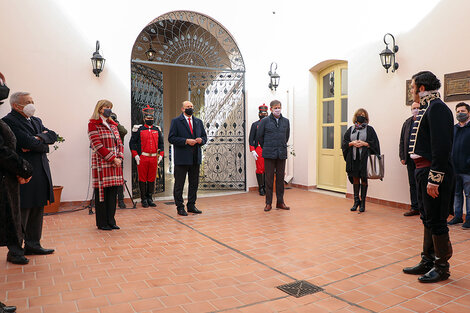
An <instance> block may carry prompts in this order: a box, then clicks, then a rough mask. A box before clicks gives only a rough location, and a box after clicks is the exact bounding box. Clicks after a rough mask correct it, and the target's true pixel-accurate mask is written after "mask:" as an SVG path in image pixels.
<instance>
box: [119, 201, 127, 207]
mask: <svg viewBox="0 0 470 313" xmlns="http://www.w3.org/2000/svg"><path fill="white" fill-rule="evenodd" d="M118 207H119V208H120V209H125V208H126V204H125V203H124V200H118Z"/></svg>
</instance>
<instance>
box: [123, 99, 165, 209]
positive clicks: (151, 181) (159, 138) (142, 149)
mask: <svg viewBox="0 0 470 313" xmlns="http://www.w3.org/2000/svg"><path fill="white" fill-rule="evenodd" d="M154 112H155V110H154V109H153V108H151V107H150V106H149V105H147V107H146V108H144V109H143V110H142V113H143V116H144V125H134V127H133V129H132V136H131V140H130V141H129V147H130V148H131V152H132V157H133V158H134V160H135V162H136V163H137V171H138V173H139V188H140V198H141V201H142V206H143V207H144V208H147V207H149V206H151V207H155V206H157V205H156V204H155V203H154V202H153V199H152V194H153V191H154V190H155V179H156V176H157V168H158V164H159V163H160V161H161V160H162V159H163V154H164V147H163V135H162V132H161V131H160V128H159V127H158V126H155V125H154V122H155V119H154Z"/></svg>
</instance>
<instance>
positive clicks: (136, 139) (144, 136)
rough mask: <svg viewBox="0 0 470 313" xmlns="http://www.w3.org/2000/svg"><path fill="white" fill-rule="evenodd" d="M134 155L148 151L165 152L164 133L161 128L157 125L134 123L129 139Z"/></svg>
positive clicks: (161, 153)
mask: <svg viewBox="0 0 470 313" xmlns="http://www.w3.org/2000/svg"><path fill="white" fill-rule="evenodd" d="M129 147H130V148H131V152H132V157H133V158H134V157H135V156H136V155H141V154H142V152H146V153H159V154H160V155H161V156H162V157H163V154H164V145H163V135H162V132H161V131H160V129H159V128H158V127H157V126H155V125H152V126H148V125H134V128H133V129H132V136H131V140H130V141H129Z"/></svg>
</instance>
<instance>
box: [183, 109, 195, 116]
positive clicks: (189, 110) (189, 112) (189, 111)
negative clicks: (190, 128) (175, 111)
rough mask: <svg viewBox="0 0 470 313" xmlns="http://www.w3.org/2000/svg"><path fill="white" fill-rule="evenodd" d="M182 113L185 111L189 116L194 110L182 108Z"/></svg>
mask: <svg viewBox="0 0 470 313" xmlns="http://www.w3.org/2000/svg"><path fill="white" fill-rule="evenodd" d="M184 113H186V115H189V116H191V115H193V113H194V110H193V108H188V109H184Z"/></svg>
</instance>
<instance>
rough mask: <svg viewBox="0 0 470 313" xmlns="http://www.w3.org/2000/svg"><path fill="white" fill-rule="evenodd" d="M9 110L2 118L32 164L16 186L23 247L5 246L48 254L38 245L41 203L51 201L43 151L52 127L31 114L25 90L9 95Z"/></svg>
mask: <svg viewBox="0 0 470 313" xmlns="http://www.w3.org/2000/svg"><path fill="white" fill-rule="evenodd" d="M10 104H11V108H12V110H11V112H10V113H8V115H6V116H5V117H4V118H3V121H4V122H5V123H7V124H8V126H10V128H11V130H12V131H13V133H14V134H15V136H16V139H17V145H16V151H17V153H18V155H19V156H20V157H22V158H24V159H25V160H26V161H28V162H29V163H30V164H31V165H32V166H33V175H32V178H31V181H30V182H29V183H27V184H23V185H21V186H20V208H21V220H22V226H23V232H24V250H23V249H22V247H21V245H18V246H16V247H14V248H13V247H10V246H9V247H8V248H9V250H10V252H11V251H12V249H14V250H15V254H20V253H24V255H31V254H51V253H53V252H54V250H53V249H44V248H43V247H41V243H40V240H41V236H42V222H43V213H44V206H45V205H46V204H47V201H49V202H50V203H52V202H54V193H53V189H52V179H51V171H50V169H49V160H48V159H47V155H46V153H47V152H49V145H51V144H53V143H54V142H56V140H57V135H56V133H55V132H53V131H52V130H49V129H47V128H45V127H44V125H43V124H42V121H41V119H39V118H37V117H34V116H33V115H34V112H35V111H36V108H35V107H34V101H33V98H32V97H31V95H30V94H29V93H28V92H16V93H14V94H13V95H11V97H10Z"/></svg>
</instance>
